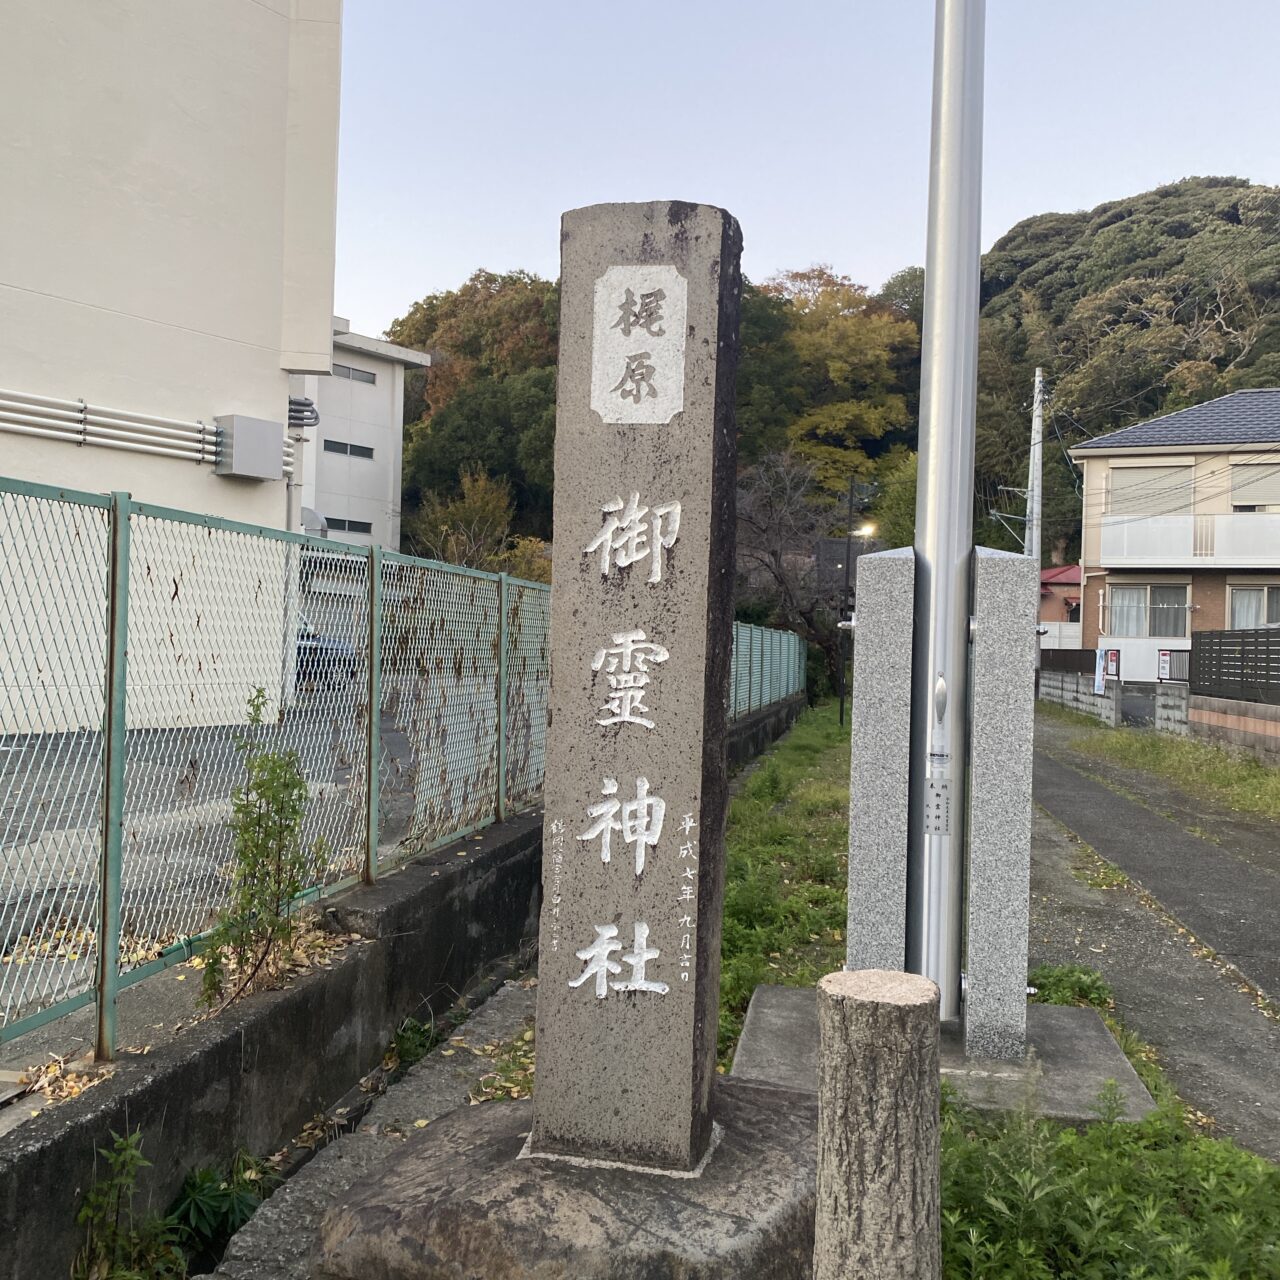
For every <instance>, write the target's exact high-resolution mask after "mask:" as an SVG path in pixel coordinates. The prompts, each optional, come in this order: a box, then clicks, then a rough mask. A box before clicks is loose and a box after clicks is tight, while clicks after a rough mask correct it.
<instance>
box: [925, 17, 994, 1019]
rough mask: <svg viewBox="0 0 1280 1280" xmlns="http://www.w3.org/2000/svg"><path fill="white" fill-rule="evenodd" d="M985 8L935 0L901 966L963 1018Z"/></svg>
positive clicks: (946, 1015)
mask: <svg viewBox="0 0 1280 1280" xmlns="http://www.w3.org/2000/svg"><path fill="white" fill-rule="evenodd" d="M984 27H985V4H984V0H937V8H936V20H935V35H934V64H933V126H932V142H931V147H930V162H929V224H928V225H929V230H928V246H927V250H926V255H925V302H924V332H923V335H922V344H921V345H922V371H921V397H920V463H919V474H920V480H919V489H918V492H917V495H916V537H915V558H916V598H915V639H914V646H913V658H912V694H911V780H910V797H911V799H910V804H911V808H910V821H909V853H908V859H907V968H908V969H909V970H910V971H912V972H914V973H921V974H924V975H925V976H926V977H928V978H931V979H932V980H933V981H934V982H936V983H937V984H938V989H939V991H940V992H941V1004H940V1010H939V1013H940V1017H942V1018H943V1019H944V1020H945V1019H950V1018H954V1017H957V1016H958V1015H959V1013H960V1009H961V992H960V975H961V940H962V930H961V919H962V905H963V899H964V854H965V826H966V823H965V811H966V771H967V768H968V708H967V702H968V665H969V625H970V623H969V618H970V598H971V594H970V574H971V566H972V559H973V494H972V490H973V463H974V431H975V416H976V405H977V357H978V286H979V266H980V251H981V241H980V232H981V212H982V77H983V35H984Z"/></svg>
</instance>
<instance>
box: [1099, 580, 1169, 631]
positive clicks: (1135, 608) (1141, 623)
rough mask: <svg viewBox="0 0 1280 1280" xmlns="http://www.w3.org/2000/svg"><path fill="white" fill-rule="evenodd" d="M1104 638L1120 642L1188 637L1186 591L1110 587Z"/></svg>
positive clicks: (1159, 588) (1164, 587) (1151, 587)
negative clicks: (1109, 637) (1136, 639)
mask: <svg viewBox="0 0 1280 1280" xmlns="http://www.w3.org/2000/svg"><path fill="white" fill-rule="evenodd" d="M1109 603H1110V610H1109V618H1108V625H1107V634H1108V635H1112V636H1117V637H1119V638H1122V639H1123V638H1126V637H1145V636H1158V637H1160V638H1168V637H1175V638H1176V637H1179V636H1185V635H1186V634H1187V588H1186V586H1185V584H1182V583H1179V584H1178V585H1177V586H1149V587H1136V586H1135V587H1121V586H1113V587H1112V588H1111V594H1110V600H1109Z"/></svg>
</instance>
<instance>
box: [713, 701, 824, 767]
mask: <svg viewBox="0 0 1280 1280" xmlns="http://www.w3.org/2000/svg"><path fill="white" fill-rule="evenodd" d="M806 705H807V703H806V699H805V695H804V694H803V693H793V694H792V695H791V697H789V698H784V699H783V700H782V701H781V702H775V703H773V705H772V706H768V707H762V708H761V709H760V710H759V711H755V712H753V713H752V714H751V715H749V716H743V717H742V719H741V720H735V721H734V722H733V723H732V724H731V725H730V726H729V734H728V738H727V740H726V741H727V748H728V752H729V772H730V773H736V772H737V771H738V770H739V769H741V768H742V767H743V765H746V764H750V762H751V761H752V760H754V759H755V758H756V756H758V755H760V754H761V752H763V751H764V750H766V749H767V748H768V747H769V745H770V744H771V743H774V742H776V741H777V740H778V739H779V738H780V737H782V735H783V734H784V733H786V731H787V730H788V729H790V728H791V726H792V725H793V724H795V722H796V718H797V717H798V716H799V715H800V713H801V712H802V711H803V710H804V709H805V706H806Z"/></svg>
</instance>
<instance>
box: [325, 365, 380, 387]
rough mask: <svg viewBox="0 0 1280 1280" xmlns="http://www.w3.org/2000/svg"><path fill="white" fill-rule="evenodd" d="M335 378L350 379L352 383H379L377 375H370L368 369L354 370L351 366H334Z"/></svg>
mask: <svg viewBox="0 0 1280 1280" xmlns="http://www.w3.org/2000/svg"><path fill="white" fill-rule="evenodd" d="M333 376H334V377H335V378H350V379H351V381H352V382H368V383H374V382H377V381H378V375H377V374H376V373H370V372H369V370H368V369H353V368H352V367H351V366H350V365H349V364H337V363H336V362H335V364H334V366H333Z"/></svg>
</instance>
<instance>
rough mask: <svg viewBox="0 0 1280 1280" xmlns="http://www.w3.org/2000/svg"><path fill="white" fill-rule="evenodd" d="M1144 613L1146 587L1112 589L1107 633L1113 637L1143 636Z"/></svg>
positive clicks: (1144, 630)
mask: <svg viewBox="0 0 1280 1280" xmlns="http://www.w3.org/2000/svg"><path fill="white" fill-rule="evenodd" d="M1146 612H1147V589H1146V587H1112V588H1111V617H1110V620H1109V622H1110V625H1109V626H1108V627H1107V631H1108V632H1109V633H1110V634H1111V635H1113V636H1145V635H1146V634H1147V627H1146V621H1147V620H1146Z"/></svg>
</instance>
